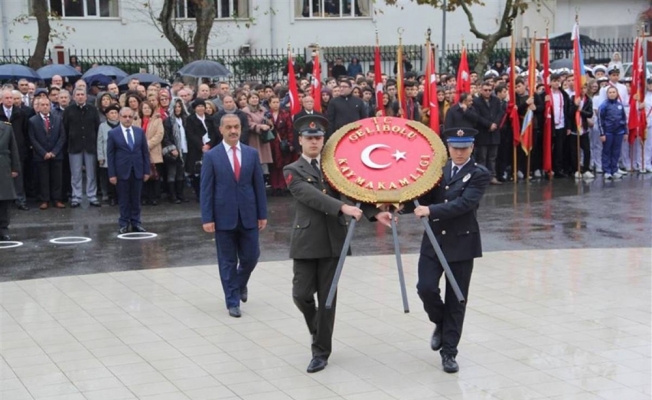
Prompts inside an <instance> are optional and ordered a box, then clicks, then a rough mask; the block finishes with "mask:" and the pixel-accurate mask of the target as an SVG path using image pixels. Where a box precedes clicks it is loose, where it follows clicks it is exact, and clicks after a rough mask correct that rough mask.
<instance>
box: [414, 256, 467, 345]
mask: <svg viewBox="0 0 652 400" xmlns="http://www.w3.org/2000/svg"><path fill="white" fill-rule="evenodd" d="M449 265H450V267H451V271H452V272H453V276H455V280H456V281H457V284H458V285H459V286H460V290H461V291H462V294H463V295H464V298H465V299H466V301H467V302H468V300H469V298H468V295H469V284H470V283H471V273H472V272H473V260H467V261H460V262H451V263H449ZM443 273H444V269H443V267H442V266H441V263H440V262H439V259H438V258H437V257H434V258H432V257H429V256H426V255H424V254H421V255H420V257H419V282H418V283H417V291H418V293H419V297H420V298H421V301H422V302H423V308H424V310H426V313H427V314H428V318H429V319H430V321H432V322H434V323H435V324H437V325H440V324H441V328H442V348H441V354H442V355H444V354H445V355H452V356H456V355H457V345H458V343H459V342H460V337H461V336H462V326H463V324H464V313H465V312H466V303H464V304H460V302H459V301H457V297H455V293H453V289H452V288H451V286H450V285H449V283H448V278H447V279H446V299H445V301H442V299H441V295H440V293H441V291H440V289H439V280H440V279H441V276H442V274H443Z"/></svg>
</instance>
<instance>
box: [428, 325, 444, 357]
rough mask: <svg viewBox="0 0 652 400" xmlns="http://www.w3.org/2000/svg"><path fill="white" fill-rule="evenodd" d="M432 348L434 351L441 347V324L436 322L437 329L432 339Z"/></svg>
mask: <svg viewBox="0 0 652 400" xmlns="http://www.w3.org/2000/svg"><path fill="white" fill-rule="evenodd" d="M430 348H431V349H433V350H434V351H438V350H439V349H441V324H435V331H434V332H433V333H432V338H431V339H430Z"/></svg>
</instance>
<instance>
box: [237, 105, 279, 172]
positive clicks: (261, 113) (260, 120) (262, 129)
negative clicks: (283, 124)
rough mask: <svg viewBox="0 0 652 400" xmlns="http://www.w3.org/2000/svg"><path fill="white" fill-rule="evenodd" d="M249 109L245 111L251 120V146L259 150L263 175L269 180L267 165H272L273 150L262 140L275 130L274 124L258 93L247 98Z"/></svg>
mask: <svg viewBox="0 0 652 400" xmlns="http://www.w3.org/2000/svg"><path fill="white" fill-rule="evenodd" d="M247 103H248V105H247V107H246V108H245V109H244V110H243V111H244V113H245V114H247V119H248V120H249V146H251V147H253V148H255V149H256V150H258V156H259V157H260V164H261V165H262V168H263V174H265V175H266V178H269V167H268V165H267V164H271V163H272V148H271V146H270V144H269V142H267V141H266V140H261V136H263V135H265V136H267V132H268V131H269V130H271V129H273V128H274V123H273V122H272V121H271V119H270V118H268V117H266V116H265V114H268V116H269V113H268V111H267V110H266V109H265V108H264V107H262V106H261V105H260V97H259V96H258V93H256V92H251V93H249V96H248V97H247Z"/></svg>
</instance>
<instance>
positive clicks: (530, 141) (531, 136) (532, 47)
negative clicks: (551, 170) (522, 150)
mask: <svg viewBox="0 0 652 400" xmlns="http://www.w3.org/2000/svg"><path fill="white" fill-rule="evenodd" d="M536 41H537V31H534V36H533V37H532V43H531V44H530V52H531V53H532V54H530V62H531V63H532V62H533V61H534V60H535V59H536V57H535V55H534V51H535V46H536ZM528 69H529V71H530V75H533V76H528V79H529V82H528V86H529V89H530V90H531V93H530V98H531V99H532V101H533V104H534V91H533V90H532V89H533V86H534V88H536V79H537V78H536V67H534V68H532V66H530V65H528ZM532 72H534V74H532ZM532 82H534V83H535V84H534V85H532ZM533 125H534V122H532V123H530V128H528V131H529V132H526V135H529V138H528V141H527V142H526V143H525V146H527V148H528V150H527V165H526V167H525V171H526V172H525V182H527V183H529V182H530V169H531V165H530V157H531V156H532V149H533V148H534V143H533V142H534V126H533Z"/></svg>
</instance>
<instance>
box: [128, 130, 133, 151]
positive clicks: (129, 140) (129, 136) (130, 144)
mask: <svg viewBox="0 0 652 400" xmlns="http://www.w3.org/2000/svg"><path fill="white" fill-rule="evenodd" d="M127 144H128V145H129V148H130V149H131V150H133V149H134V137H133V136H131V129H130V128H127Z"/></svg>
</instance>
